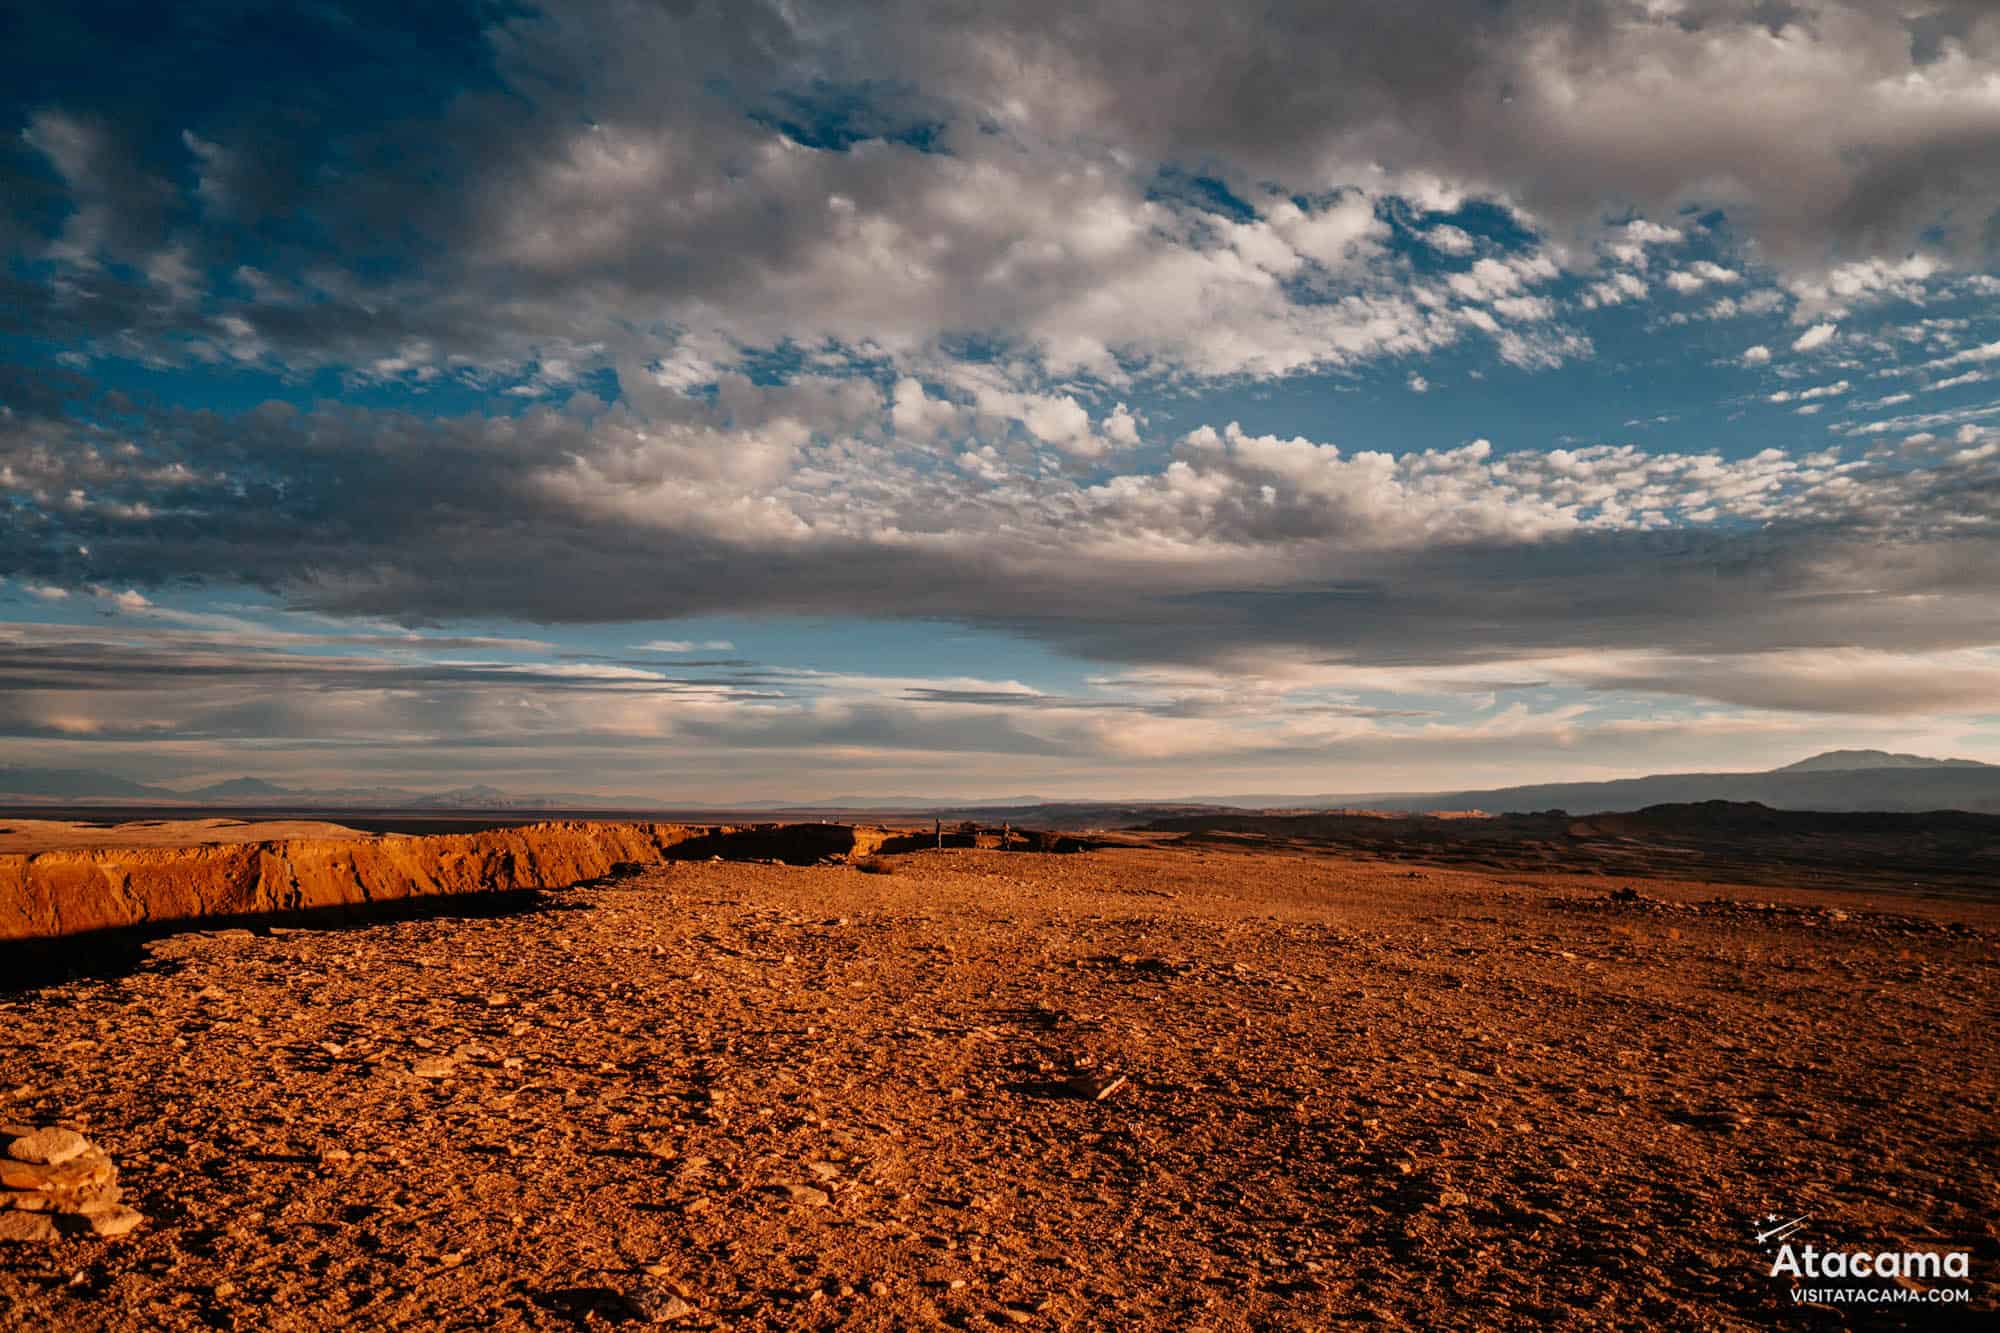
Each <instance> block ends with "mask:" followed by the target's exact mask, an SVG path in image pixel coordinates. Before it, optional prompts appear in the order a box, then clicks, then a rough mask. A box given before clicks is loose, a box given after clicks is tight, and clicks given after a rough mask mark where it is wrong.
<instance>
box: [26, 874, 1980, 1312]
mask: <svg viewBox="0 0 2000 1333" xmlns="http://www.w3.org/2000/svg"><path fill="white" fill-rule="evenodd" d="M873 868H875V869H877V870H880V869H883V868H886V869H887V871H888V873H865V872H864V871H862V870H860V869H856V868H851V867H846V866H814V867H787V866H778V865H750V864H726V863H708V862H695V863H682V864H674V865H669V866H665V867H660V868H657V869H653V870H648V871H646V872H644V873H642V874H639V875H636V876H634V877H631V878H626V879H622V880H618V881H615V882H609V883H601V884H598V885H593V886H587V887H581V888H577V889H572V890H567V891H563V892H558V893H547V894H543V895H541V896H540V897H539V898H536V899H534V900H533V902H532V903H531V904H530V905H529V906H528V907H527V908H526V909H525V910H521V911H517V912H513V913H511V914H508V915H490V916H477V915H474V916H464V917H431V918H426V919H407V920H398V921H386V922H378V923H375V924H368V925H359V926H352V927H348V928H343V929H328V930H312V931H305V930H291V931H270V932H268V933H250V932H241V931H231V932H220V933H210V934H185V935H180V936H176V937H174V938H171V939H166V940H162V941H159V942H157V943H155V944H153V945H152V946H151V947H150V949H149V954H148V958H147V960H146V961H145V962H144V963H142V964H141V965H140V966H138V967H137V968H136V969H134V970H130V971H127V972H124V973H122V974H119V975H105V976H98V977H94V978H89V977H86V978H80V979H75V980H70V981H67V982H63V983H61V984H51V985H45V986H41V987H38V988H34V989H20V988H17V989H15V990H13V991H11V992H9V993H7V994H5V995H4V996H0V1059H4V1064H0V1121H12V1122H22V1123H25V1124H31V1125H61V1126H67V1127H69V1128H73V1129H76V1130H79V1131H81V1132H83V1133H84V1134H86V1135H87V1136H88V1137H89V1138H90V1139H91V1140H93V1141H94V1142H95V1143H96V1144H98V1145H99V1146H100V1147H102V1148H103V1149H104V1150H105V1152H107V1153H108V1154H109V1155H110V1156H111V1158H112V1159H113V1160H114V1161H115V1162H116V1164H117V1169H118V1172H119V1181H120V1184H121V1187H122V1190H123V1194H124V1198H125V1201H126V1203H127V1204H129V1205H130V1206H132V1207H134V1208H136V1209H138V1210H139V1211H140V1212H142V1213H144V1214H145V1215H146V1218H147V1220H146V1222H145V1224H144V1225H142V1226H140V1227H139V1228H138V1229H137V1230H135V1231H133V1232H131V1233H130V1234H129V1235H126V1236H124V1237H121V1238H119V1239H114V1240H104V1239H96V1238H91V1237H86V1236H70V1235H66V1236H65V1237H64V1238H63V1239H61V1240H58V1241H56V1242H54V1243H53V1244H49V1245H13V1246H0V1325H4V1326H6V1327H8V1328H20V1329H76V1330H105V1329H176V1330H179V1329H189V1330H192V1329H208V1328H219V1329H232V1328H254V1329H269V1330H308V1329H332V1328H369V1329H487V1328H498V1329H600V1328H604V1329H608V1328H617V1327H640V1326H645V1325H648V1324H657V1325H660V1326H666V1327H675V1328H691V1329H692V1328H788V1329H789V1328H801V1329H811V1328H835V1327H844V1328H857V1329H902V1328H922V1327H930V1326H936V1325H948V1326H953V1327H958V1328H989V1327H1012V1326H1016V1325H1019V1326H1023V1327H1029V1328H1051V1329H1058V1328H1072V1329H1089V1328H1118V1329H1152V1328H1171V1329H1181V1328H1190V1329H1237V1328H1259V1329H1261V1328H1286V1329H1290V1328H1299V1329H1322V1328H1345V1327H1375V1328H1387V1329H1404V1328H1408V1329H1445V1328H1553V1329H1564V1328H1590V1329H1598V1328H1603V1329H1629V1328H1653V1327H1657V1328H1671V1329H1736V1328H1759V1327H1768V1326H1773V1325H1777V1326H1808V1327H1836V1328H1838V1327H1875V1326H1884V1327H1899V1326H1907V1327H1920V1328H1921V1327H1934V1328H1955V1327H1964V1326H1968V1325H1970V1324H1974V1323H1979V1322H1981V1321H1984V1320H1991V1319H1993V1317H1994V1312H1995V1309H1996V1304H1995V1296H1996V1290H2000V1288H1996V1284H1995V1280H1994V1279H1995V1274H1996V1267H1995V1265H1996V1262H2000V1221H1997V1220H1996V1219H1997V1218H2000V1207H1996V1204H2000V1022H1996V1003H1995V996H1996V984H1995V983H1996V980H2000V947H1996V946H2000V907H1996V905H1995V904H1994V903H1993V902H1990V901H1983V900H1981V899H1980V898H1978V897H1977V896H1959V897H1925V896H1921V895H1914V894H1913V895H1899V896H1886V895H1875V894H1856V893H1842V892H1837V891H1827V890H1823V889H1815V890H1812V891H1810V892H1805V891H1789V890H1785V889H1781V888H1773V887H1771V886H1769V885H1760V886H1757V887H1754V888H1742V887H1734V888H1733V887H1730V886H1728V885H1716V884H1707V883H1700V882H1691V881H1688V880H1684V879H1683V880H1676V881H1674V882H1671V883H1669V882H1663V881H1662V882H1653V881H1637V880H1628V879H1619V878H1606V877H1604V876H1602V875H1595V876H1590V875H1564V874H1555V873H1536V874H1528V873H1480V872H1473V871H1467V870H1459V869H1450V868H1445V867H1440V866H1436V865H1429V866H1418V865H1413V864H1411V863H1409V862H1399V861H1395V860H1360V859H1355V858H1353V857H1349V856H1340V855H1327V854H1322V853H1318V852H1307V853H1297V852H1288V851H1286V850H1283V849H1278V848H1268V847H1266V848H1258V849H1249V850H1239V849H1202V848H1199V847H1192V846H1166V845H1162V846H1153V847H1131V848H1108V849H1102V850H1096V851H1090V852H1086V853H1080V854H1075V855H1066V856H1058V855H1042V854H1031V853H1021V852H998V851H978V850H957V851H942V852H922V853H916V854H910V855H905V856H898V857H893V858H888V859H886V860H884V861H881V862H878V863H876V864H875V866H874V867H873ZM1774 1213H1775V1214H1779V1215H1782V1216H1785V1217H1790V1216H1795V1215H1799V1214H1805V1215H1809V1216H1810V1217H1811V1219H1812V1221H1811V1222H1810V1224H1809V1227H1808V1230H1809V1231H1810V1233H1811V1235H1812V1237H1813V1238H1816V1239H1817V1240H1818V1241H1819V1242H1820V1243H1822V1244H1833V1245H1846V1244H1850V1243H1851V1244H1853V1245H1855V1246H1857V1247H1863V1248H1868V1249H1871V1250H1880V1249H1895V1250H1901V1249H1906V1248H1933V1247H1937V1248H1956V1249H1966V1250H1970V1251H1971V1252H1972V1256H1973V1257H1972V1281H1971V1288H1972V1290H1971V1299H1970V1302H1969V1304H1963V1305H1954V1306H1936V1305H1925V1304H1921V1303H1913V1304H1906V1305H1899V1306H1892V1307H1877V1308H1874V1309H1872V1310H1871V1309H1868V1308H1863V1307H1833V1306H1821V1307H1817V1308H1814V1307H1806V1306H1799V1305H1795V1304H1794V1303H1793V1302H1792V1300H1791V1298H1790V1296H1789V1292H1788V1288H1789V1286H1790V1284H1789V1283H1788V1282H1787V1281H1786V1280H1784V1279H1774V1278H1772V1277H1770V1276H1769V1275H1768V1272H1769V1257H1768V1254H1767V1252H1766V1251H1764V1250H1762V1249H1760V1248H1759V1247H1758V1246H1757V1245H1756V1244H1755V1243H1754V1242H1753V1238H1752V1233H1753V1231H1754V1230H1755V1229H1756V1227H1757V1226H1758V1225H1759V1224H1760V1220H1761V1219H1763V1218H1764V1217H1766V1216H1768V1215H1770V1214H1774Z"/></svg>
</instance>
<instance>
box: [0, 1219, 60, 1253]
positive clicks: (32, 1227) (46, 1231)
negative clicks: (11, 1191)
mask: <svg viewBox="0 0 2000 1333" xmlns="http://www.w3.org/2000/svg"><path fill="white" fill-rule="evenodd" d="M55 1238H56V1224H55V1219H54V1218H52V1217H50V1216H48V1215H47V1214H46V1213H20V1212H5V1213H0V1243H5V1242H8V1241H12V1242H13V1243H15V1244H17V1245H47V1244H49V1243H50V1242H52V1241H54V1240H55Z"/></svg>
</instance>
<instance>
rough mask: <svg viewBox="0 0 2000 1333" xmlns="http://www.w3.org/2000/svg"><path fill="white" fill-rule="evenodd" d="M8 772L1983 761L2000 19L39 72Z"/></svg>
mask: <svg viewBox="0 0 2000 1333" xmlns="http://www.w3.org/2000/svg"><path fill="white" fill-rule="evenodd" d="M0 33H4V34H5V35H6V39H7V43H8V46H9V49H10V50H12V51H13V52H14V53H15V59H14V60H13V61H12V62H11V64H12V66H13V69H12V70H11V71H10V72H12V73H13V74H14V75H15V77H14V79H12V80H11V81H10V85H9V86H8V87H6V88H4V89H0V115H3V116H4V118H5V123H4V130H5V133H4V134H0V183H4V188H0V248H4V251H5V268H4V271H0V283H4V284H5V293H6V295H5V300H4V301H0V336H3V337H4V343H0V348H3V349H4V350H0V504H4V506H5V513H6V522H5V524H4V526H0V576H4V581H0V765H12V766H19V767H29V766H33V767H46V768H87V769H97V770H103V771H107V772H113V773H118V774H121V775H125V776H128V777H130V778H132V779H134V780H138V781H144V782H165V783H171V784H174V785H179V786H188V785H198V784H200V783H201V782H205V781H215V780H222V779H231V778H236V777H240V776H246V775H247V776H252V777H258V778H263V779H267V780H270V781H273V782H277V783H282V784H287V785H294V786H335V785H339V786H369V785H384V786H397V787H407V788H419V789H436V788H441V787H449V786H455V785H464V784H475V783H484V784H490V785H492V786H495V787H498V788H501V789H505V790H511V791H521V792H532V791H551V790H553V791H564V792H598V793H606V794H623V793H640V794H646V795H653V796H656V797H658V798H659V799H662V800H685V801H688V802H690V803H693V802H697V801H698V802H703V803H710V804H719V803H725V802H728V801H750V800H758V799H792V798H805V797H809V796H811V795H813V794H814V793H822V794H826V795H832V794H842V795H850V794H851V795H863V796H865V795H869V794H880V795H895V794H903V793H911V792H930V793H933V794H935V795H937V796H939V797H943V798H950V799H958V798H975V797H992V796H996V795H1004V794H1008V793H1016V792H1019V793H1028V792H1032V793H1035V794H1038V795H1043V796H1050V797H1069V796H1084V795H1094V796H1104V795H1115V796H1119V797H1126V798H1134V799H1137V798H1146V797H1171V796H1185V795H1189V794H1193V793H1228V792H1297V793H1300V794H1308V793H1331V792H1343V791H1353V792H1392V791H1410V792H1415V791H1431V790H1440V791H1442V790H1465V789H1475V788H1481V787H1496V786H1505V785H1516V784H1525V783H1533V782H1541V781H1556V780H1570V781H1580V780H1586V779H1598V778H1612V777H1629V776H1638V775H1642V774H1649V773H1668V772H1686V771H1703V770H1708V771H1728V770H1758V769H1768V768H1773V767H1777V766H1779V765H1783V764H1788V763H1791V762H1793V761H1796V760H1799V759H1801V758H1803V757H1805V756H1808V755H1812V754H1815V753H1816V752H1819V751H1825V750H1833V749H1849V748H1869V749H1880V750H1887V751H1896V752H1909V753H1916V754H1923V755H1938V756H1954V757H1964V758H1968V759H1976V760H1983V761H1988V762H2000V588H1997V587H1996V585H2000V580H1997V579H1996V578H1995V577H1994V576H1995V573H1996V571H2000V542H1996V518H2000V498H1996V497H2000V392H1996V390H1995V385H1996V383H2000V311H1996V307H1995V301H1996V297H2000V263H1996V253H1995V251H1996V245H2000V93H1996V87H2000V84H1996V76H1995V73H1994V71H1995V69H1996V68H2000V66H1996V63H1995V62H1996V59H2000V14H1995V13H1994V12H1993V10H1992V7H1991V6H1990V5H1987V4H1982V3H1973V2H1972V0H1932V2H1931V3H1925V4H1918V5H1899V6H1889V5H1882V4H1878V3H1871V2H1866V0H1791V2H1788V3H1771V2H1770V0H1756V2H1755V3H1752V2H1750V0H1586V2H1585V3H1570V2H1568V0H1566V2H1565V3H1562V4H1553V3H1543V2H1541V0H1529V2H1528V3H1520V4H1513V5H1507V6H1494V5H1491V4H1488V3H1484V2H1483V0H1433V2H1432V3H1425V4H1417V5H1408V6H1400V7H1393V8H1392V7H1381V8H1375V7H1368V8H1366V9H1363V8H1361V7H1340V8H1339V9H1335V8H1334V7H1328V6H1321V5H1304V4H1297V5H1294V4H1273V5H1267V6H1263V7H1260V8H1259V11H1258V13H1257V14H1256V16H1255V17H1254V18H1253V17H1251V16H1250V15H1248V14H1247V13H1240V12H1235V11H1230V10H1227V9H1222V8H1218V7H1215V6H1209V5H1191V4H1177V3H1165V4H1162V3H1151V4H1147V5H1143V6H1141V5H1137V4H1125V3H1113V4H1105V5H1094V6H1090V7H1089V9H1088V12H1074V8H1073V7H1071V6H1056V5H1048V6H1041V5H1026V6H1009V7H991V6H974V5H962V4H956V3H945V4H929V5H925V6H922V7H920V8H919V7H915V6H905V5H900V4H889V5H881V4H875V5H850V4H842V3H830V4H825V5H814V6H807V7H798V6H789V5H777V4H769V3H759V2H757V0H744V2H743V3H735V4H729V5H708V4H699V3H690V4H684V5H656V6H646V5H639V4H633V3H622V2H620V0H576V2H574V3H551V4H539V5H535V4H529V5H498V4H486V3H468V4H464V5H455V6H453V5H446V6H433V7H424V8H423V9H422V10H421V11H419V12H413V11H411V10H410V9H409V7H407V6H398V7H393V8H392V7H390V6H387V5H380V4H374V3H334V4H329V5H324V6H317V7H314V8H313V9H311V10H310V11H301V12H290V11H286V12H283V13H279V12H276V11H273V12H260V11H257V10H255V9H249V10H246V9H244V8H243V7H240V6H224V5H210V4H200V3H193V4H187V5H179V6H171V7H161V8H159V9H157V10H156V11H144V12H134V11H132V10H129V9H126V8H114V7H107V6H97V5H91V4H84V5H78V6H66V7H61V8H60V9H57V8H47V9H45V10H43V11H35V12H29V11H23V12H20V13H17V14H14V15H11V16H9V17H7V18H5V19H0Z"/></svg>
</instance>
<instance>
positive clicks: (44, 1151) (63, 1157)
mask: <svg viewBox="0 0 2000 1333" xmlns="http://www.w3.org/2000/svg"><path fill="white" fill-rule="evenodd" d="M89 1151H90V1140H89V1139H87V1138H85V1137H83V1135H81V1134H79V1133H77V1132H76V1131H75V1130H73V1129H62V1128H59V1127H57V1126H54V1125H50V1126H48V1127H47V1128H45V1129H38V1130H35V1131H34V1132H33V1133H31V1134H23V1135H22V1136H21V1137H20V1138H17V1139H15V1140H14V1141H13V1142H12V1143H10V1144H8V1145H7V1155H8V1156H9V1157H11V1158H13V1159H14V1160H15V1161H17V1162H39V1163H41V1164H42V1165H44V1166H61V1165H62V1164H63V1163H64V1162H67V1161H69V1160H70V1159H71V1158H75V1157H81V1156H83V1155H84V1154H85V1153H87V1152H89Z"/></svg>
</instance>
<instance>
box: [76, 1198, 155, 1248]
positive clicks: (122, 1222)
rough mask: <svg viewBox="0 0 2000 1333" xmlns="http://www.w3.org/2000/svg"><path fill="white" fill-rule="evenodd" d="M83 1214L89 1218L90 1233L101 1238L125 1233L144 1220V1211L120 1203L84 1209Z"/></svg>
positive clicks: (106, 1238) (105, 1238) (109, 1237)
mask: <svg viewBox="0 0 2000 1333" xmlns="http://www.w3.org/2000/svg"><path fill="white" fill-rule="evenodd" d="M84 1215H85V1216H86V1217H88V1218H89V1219H90V1232H91V1234H92V1235H93V1236H97V1237H99V1238H100V1239H103V1240H110V1239H112V1238H113V1237H115V1236H123V1235H126V1234H128V1233H129V1232H131V1231H132V1230H133V1229H134V1228H136V1227H137V1226H138V1225H139V1224H140V1223H141V1222H144V1221H145V1220H146V1215H145V1214H144V1213H141V1212H139V1211H137V1210H136V1209H132V1208H127V1207H126V1206H125V1205H124V1204H122V1203H114V1204H110V1205H108V1206H105V1207H103V1208H101V1209H99V1210H96V1211H90V1210H86V1212H85V1214H84Z"/></svg>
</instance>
